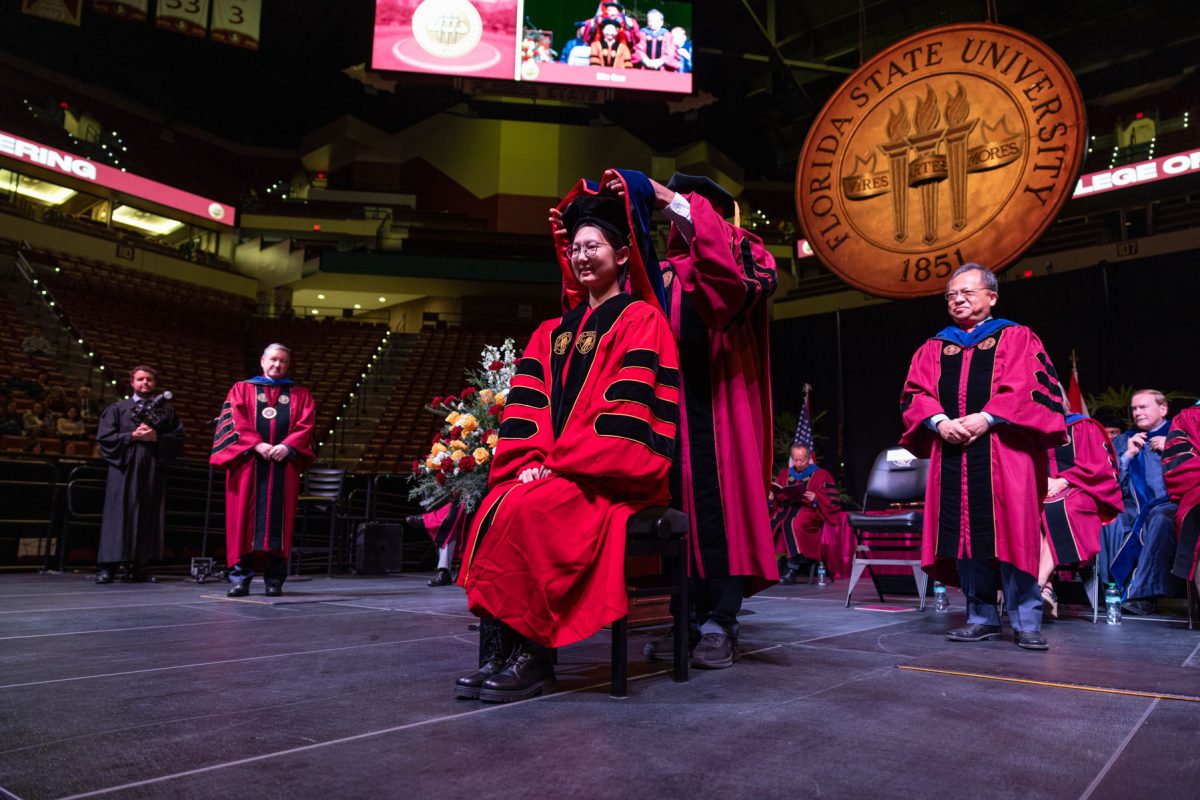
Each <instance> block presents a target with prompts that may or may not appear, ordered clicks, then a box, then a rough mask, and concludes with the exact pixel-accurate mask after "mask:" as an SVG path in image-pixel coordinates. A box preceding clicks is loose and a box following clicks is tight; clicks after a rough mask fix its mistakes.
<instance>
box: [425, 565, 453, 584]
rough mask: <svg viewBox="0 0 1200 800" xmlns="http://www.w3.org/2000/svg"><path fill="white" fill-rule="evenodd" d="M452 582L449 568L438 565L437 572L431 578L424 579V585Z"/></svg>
mask: <svg viewBox="0 0 1200 800" xmlns="http://www.w3.org/2000/svg"><path fill="white" fill-rule="evenodd" d="M452 583H454V581H453V580H452V579H451V578H450V570H448V569H446V568H445V567H438V570H437V573H435V574H434V576H433V580H430V581H425V585H426V586H449V585H450V584H452Z"/></svg>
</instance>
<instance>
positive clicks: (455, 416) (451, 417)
mask: <svg viewBox="0 0 1200 800" xmlns="http://www.w3.org/2000/svg"><path fill="white" fill-rule="evenodd" d="M461 416H462V414H459V413H458V412H457V411H451V412H450V415H449V416H447V417H446V422H449V423H450V424H451V425H453V424H454V423H456V422H458V418H459V417H461Z"/></svg>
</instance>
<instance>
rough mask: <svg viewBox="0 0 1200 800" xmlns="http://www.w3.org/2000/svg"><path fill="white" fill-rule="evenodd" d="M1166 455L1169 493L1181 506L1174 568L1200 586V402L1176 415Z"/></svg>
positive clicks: (1179, 574)
mask: <svg viewBox="0 0 1200 800" xmlns="http://www.w3.org/2000/svg"><path fill="white" fill-rule="evenodd" d="M1162 455H1163V479H1164V480H1165V481H1166V484H1167V495H1168V496H1169V497H1170V498H1171V502H1172V503H1176V504H1178V506H1179V511H1178V512H1177V513H1176V514H1175V525H1176V528H1177V530H1178V532H1179V542H1178V545H1177V547H1176V549H1175V566H1174V567H1173V568H1172V569H1171V572H1172V573H1173V574H1174V575H1175V577H1177V578H1182V579H1183V580H1185V581H1192V582H1194V583H1195V584H1196V588H1197V589H1198V590H1200V576H1198V575H1197V566H1200V458H1197V456H1200V404H1197V405H1194V406H1192V407H1190V408H1185V409H1184V410H1183V411H1181V412H1180V413H1179V415H1178V416H1177V417H1175V422H1174V424H1173V425H1172V426H1171V432H1170V433H1169V434H1167V443H1166V447H1165V448H1164V449H1163V452H1162Z"/></svg>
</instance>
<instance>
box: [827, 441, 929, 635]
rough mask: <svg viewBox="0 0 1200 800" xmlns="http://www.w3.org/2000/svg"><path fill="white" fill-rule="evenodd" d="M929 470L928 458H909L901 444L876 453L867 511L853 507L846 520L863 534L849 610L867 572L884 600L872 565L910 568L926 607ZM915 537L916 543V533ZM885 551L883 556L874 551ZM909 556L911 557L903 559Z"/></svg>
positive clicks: (848, 591)
mask: <svg viewBox="0 0 1200 800" xmlns="http://www.w3.org/2000/svg"><path fill="white" fill-rule="evenodd" d="M928 474H929V459H927V458H910V457H909V454H908V453H907V452H906V451H904V450H902V449H901V448H898V447H889V448H888V449H887V450H884V451H883V452H882V453H880V454H879V455H878V456H876V457H875V463H874V464H873V465H872V466H871V474H870V475H869V476H868V478H867V491H866V494H865V495H864V496H863V510H862V511H851V512H850V513H849V515H848V517H847V522H848V523H849V524H850V527H851V529H853V531H854V534H855V536H856V537H857V538H858V545H857V547H856V548H855V551H854V564H853V566H852V567H851V570H850V586H849V588H847V589H846V608H849V607H850V596H851V594H853V592H854V584H856V583H858V579H859V578H860V577H862V573H863V570H867V571H868V572H869V573H870V575H871V580H872V582H874V584H875V591H876V592H877V593H878V594H879V600H880V602H883V590H882V589H880V587H879V581H878V579H876V577H875V572H874V571H873V570H871V566H872V565H880V566H885V565H886V566H906V567H911V568H912V571H913V579H914V580H915V581H916V584H917V595H918V597H919V598H920V610H921V611H924V610H925V587H926V586H927V585H928V581H929V576H927V575H926V574H925V572H924V571H923V570H922V569H921V539H920V535H921V524H922V517H923V514H922V510H921V507H922V506H924V503H925V481H926V478H927V476H928ZM914 536H915V537H916V539H915V541H914V538H913V537H914ZM876 553H882V554H883V555H884V556H885V557H884V558H877V557H875V555H874V554H876ZM904 556H907V557H904Z"/></svg>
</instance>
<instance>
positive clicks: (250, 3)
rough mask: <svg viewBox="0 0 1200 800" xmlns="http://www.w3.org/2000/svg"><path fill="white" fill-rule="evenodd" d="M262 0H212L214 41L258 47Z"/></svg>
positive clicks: (255, 48)
mask: <svg viewBox="0 0 1200 800" xmlns="http://www.w3.org/2000/svg"><path fill="white" fill-rule="evenodd" d="M261 20H262V0H213V17H212V33H211V34H210V35H211V37H212V40H213V41H214V42H221V43H222V44H231V45H234V46H236V47H245V48H246V49H247V50H257V49H258V37H259V23H260V21H261Z"/></svg>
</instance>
